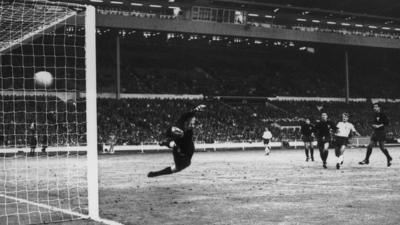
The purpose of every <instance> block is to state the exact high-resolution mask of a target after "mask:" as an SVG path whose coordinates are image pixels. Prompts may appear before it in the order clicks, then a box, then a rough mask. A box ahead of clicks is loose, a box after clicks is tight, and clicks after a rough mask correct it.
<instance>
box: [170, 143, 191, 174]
mask: <svg viewBox="0 0 400 225" xmlns="http://www.w3.org/2000/svg"><path fill="white" fill-rule="evenodd" d="M179 148H180V147H175V148H173V150H172V153H173V155H174V162H175V166H176V168H177V169H183V168H186V167H188V166H189V165H190V163H191V160H192V156H193V152H194V149H193V150H192V149H189V151H178V150H179ZM186 150H187V149H186ZM183 152H187V153H183Z"/></svg>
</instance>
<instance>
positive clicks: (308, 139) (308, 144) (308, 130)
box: [300, 118, 314, 162]
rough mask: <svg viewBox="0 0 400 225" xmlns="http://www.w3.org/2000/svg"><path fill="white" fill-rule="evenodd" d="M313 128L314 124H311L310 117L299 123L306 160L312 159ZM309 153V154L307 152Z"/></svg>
mask: <svg viewBox="0 0 400 225" xmlns="http://www.w3.org/2000/svg"><path fill="white" fill-rule="evenodd" d="M313 129H314V126H313V125H312V124H311V121H310V119H308V118H307V119H306V120H305V123H303V124H302V125H301V130H300V131H301V139H302V140H303V142H304V149H305V153H306V161H307V162H308V160H310V157H309V156H311V161H314V148H313V144H312V142H313ZM309 153H310V154H309Z"/></svg>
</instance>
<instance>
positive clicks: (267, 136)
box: [262, 127, 272, 155]
mask: <svg viewBox="0 0 400 225" xmlns="http://www.w3.org/2000/svg"><path fill="white" fill-rule="evenodd" d="M271 138H272V133H271V131H269V129H268V127H266V128H265V131H264V133H263V136H262V139H263V141H264V145H265V154H266V155H269V153H271V146H270V145H269V142H270V141H271Z"/></svg>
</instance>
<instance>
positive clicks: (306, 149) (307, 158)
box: [304, 148, 309, 162]
mask: <svg viewBox="0 0 400 225" xmlns="http://www.w3.org/2000/svg"><path fill="white" fill-rule="evenodd" d="M304 151H305V152H306V161H307V162H308V160H309V157H308V148H305V150H304Z"/></svg>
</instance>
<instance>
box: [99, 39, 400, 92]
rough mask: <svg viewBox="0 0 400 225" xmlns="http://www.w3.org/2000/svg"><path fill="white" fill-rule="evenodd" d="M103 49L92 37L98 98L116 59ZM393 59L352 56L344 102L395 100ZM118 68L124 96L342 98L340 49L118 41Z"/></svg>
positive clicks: (111, 82)
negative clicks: (350, 99) (95, 49)
mask: <svg viewBox="0 0 400 225" xmlns="http://www.w3.org/2000/svg"><path fill="white" fill-rule="evenodd" d="M109 43H110V39H109V38H107V37H99V40H98V46H99V49H104V52H103V53H102V51H98V52H99V53H98V54H99V56H98V62H99V64H98V65H99V68H98V73H99V74H98V80H99V83H100V84H101V86H100V87H99V88H100V89H99V91H108V90H115V81H116V76H115V74H116V69H115V68H116V59H115V55H114V54H109V52H115V49H112V47H113V46H112V45H111V46H110V44H109ZM135 43H136V44H135ZM114 47H115V46H114ZM244 56H245V57H244ZM398 57H399V54H398V52H396V51H395V50H382V49H364V50H360V49H357V48H353V49H351V50H350V51H349V89H350V94H351V97H353V98H354V97H362V98H376V97H380V98H398V97H400V92H399V90H398V88H397V85H396V84H397V83H400V78H399V76H397V74H398V73H400V68H399V67H398V63H397V62H396V60H395V59H396V58H398ZM120 66H121V67H120V68H121V91H122V92H123V93H155V94H169V93H174V94H204V95H211V96H216V95H221V96H312V97H316V96H317V97H343V96H345V92H346V85H345V80H346V79H345V60H344V49H341V48H340V47H338V48H329V47H316V49H315V52H314V53H310V52H306V51H299V49H298V48H294V47H292V48H291V47H287V48H285V47H279V48H278V47H276V46H268V47H267V46H245V47H243V48H242V47H220V46H209V45H206V46H203V45H199V46H197V45H196V44H195V43H190V44H188V45H170V44H168V42H165V41H164V42H162V41H154V40H151V41H148V42H146V40H144V39H143V38H137V39H136V38H132V39H130V40H123V41H121V63H120Z"/></svg>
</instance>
